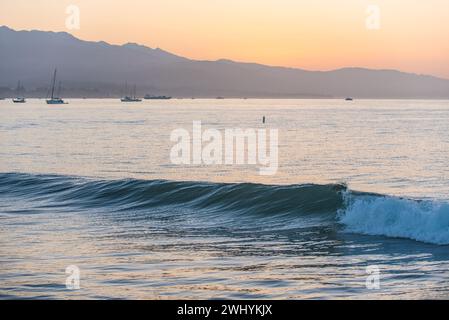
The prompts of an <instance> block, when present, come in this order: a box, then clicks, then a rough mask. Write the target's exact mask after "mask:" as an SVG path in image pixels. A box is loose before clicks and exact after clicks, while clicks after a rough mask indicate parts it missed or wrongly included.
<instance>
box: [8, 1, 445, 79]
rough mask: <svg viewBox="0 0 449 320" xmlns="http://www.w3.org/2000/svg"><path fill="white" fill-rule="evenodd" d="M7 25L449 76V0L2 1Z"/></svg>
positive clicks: (273, 61)
mask: <svg viewBox="0 0 449 320" xmlns="http://www.w3.org/2000/svg"><path fill="white" fill-rule="evenodd" d="M71 4H73V5H76V6H78V7H79V9H80V29H79V30H69V29H67V27H66V24H65V21H66V18H67V16H68V15H67V14H66V8H67V6H68V5H71ZM371 5H377V6H378V8H379V9H380V20H379V21H380V28H379V29H370V28H368V27H367V21H368V22H370V21H371V22H372V20H370V19H372V18H373V15H372V12H373V11H369V9H368V8H370V6H371ZM367 10H368V11H367ZM368 24H369V23H368ZM0 25H6V26H9V27H11V28H13V29H20V30H22V29H38V30H52V31H67V32H70V33H72V34H73V35H75V36H76V37H79V38H81V39H84V40H95V41H98V40H104V41H107V42H110V43H113V44H123V43H126V42H137V43H140V44H144V45H147V46H150V47H153V48H155V47H159V48H162V49H164V50H167V51H170V52H172V53H175V54H178V55H181V56H185V57H188V58H193V59H206V60H216V59H220V58H227V59H232V60H237V61H248V62H258V63H263V64H269V65H280V66H290V67H299V68H304V69H312V70H329V69H336V68H340V67H347V66H360V67H369V68H392V69H399V70H402V71H409V72H416V73H425V74H432V75H437V76H441V77H445V78H449V1H448V0H426V1H423V0H371V1H367V0H341V1H336V0H313V1H312V0H310V1H300V0H190V1H189V0H127V1H121V0H1V1H0ZM369 25H372V24H369Z"/></svg>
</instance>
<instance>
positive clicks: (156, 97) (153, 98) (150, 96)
mask: <svg viewBox="0 0 449 320" xmlns="http://www.w3.org/2000/svg"><path fill="white" fill-rule="evenodd" d="M143 98H144V99H145V100H170V99H171V97H169V96H153V95H150V94H146V95H145V97H143Z"/></svg>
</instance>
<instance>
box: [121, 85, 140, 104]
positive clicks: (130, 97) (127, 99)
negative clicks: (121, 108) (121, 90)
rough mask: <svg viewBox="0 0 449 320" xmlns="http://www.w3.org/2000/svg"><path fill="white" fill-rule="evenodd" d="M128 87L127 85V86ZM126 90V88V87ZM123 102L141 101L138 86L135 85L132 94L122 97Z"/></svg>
mask: <svg viewBox="0 0 449 320" xmlns="http://www.w3.org/2000/svg"><path fill="white" fill-rule="evenodd" d="M125 88H126V86H125ZM125 91H126V89H125ZM120 101H121V102H141V101H142V99H139V98H137V97H136V86H135V85H134V87H133V92H132V94H130V95H126V96H124V97H122V98H121V99H120Z"/></svg>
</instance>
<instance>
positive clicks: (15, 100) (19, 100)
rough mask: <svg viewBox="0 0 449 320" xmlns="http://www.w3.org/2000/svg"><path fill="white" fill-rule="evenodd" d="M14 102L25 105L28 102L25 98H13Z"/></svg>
mask: <svg viewBox="0 0 449 320" xmlns="http://www.w3.org/2000/svg"><path fill="white" fill-rule="evenodd" d="M12 102H14V103H25V102H26V99H25V98H23V97H20V98H19V97H18V98H13V99H12Z"/></svg>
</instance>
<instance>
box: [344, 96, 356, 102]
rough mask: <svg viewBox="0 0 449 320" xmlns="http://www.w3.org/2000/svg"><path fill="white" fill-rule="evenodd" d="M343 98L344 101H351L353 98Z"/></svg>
mask: <svg viewBox="0 0 449 320" xmlns="http://www.w3.org/2000/svg"><path fill="white" fill-rule="evenodd" d="M345 100H346V101H353V100H354V99H353V98H351V97H348V98H346V99H345Z"/></svg>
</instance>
